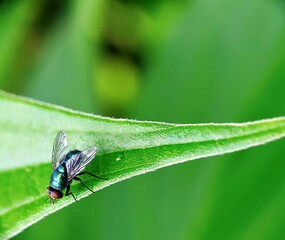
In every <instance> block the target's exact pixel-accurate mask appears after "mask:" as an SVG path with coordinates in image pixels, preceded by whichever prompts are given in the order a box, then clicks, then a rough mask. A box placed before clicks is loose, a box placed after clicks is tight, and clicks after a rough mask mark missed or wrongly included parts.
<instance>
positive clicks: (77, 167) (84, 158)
mask: <svg viewBox="0 0 285 240" xmlns="http://www.w3.org/2000/svg"><path fill="white" fill-rule="evenodd" d="M96 151H97V148H96V147H90V148H87V149H85V150H83V151H82V152H81V153H80V154H79V156H78V157H75V158H71V159H70V160H69V161H67V162H66V163H65V166H66V171H67V180H68V182H70V181H71V180H72V179H73V178H74V177H75V176H76V175H78V174H79V173H81V172H82V171H83V170H84V168H85V167H86V166H87V165H88V164H89V163H90V162H91V161H92V159H93V158H94V157H95V155H96Z"/></svg>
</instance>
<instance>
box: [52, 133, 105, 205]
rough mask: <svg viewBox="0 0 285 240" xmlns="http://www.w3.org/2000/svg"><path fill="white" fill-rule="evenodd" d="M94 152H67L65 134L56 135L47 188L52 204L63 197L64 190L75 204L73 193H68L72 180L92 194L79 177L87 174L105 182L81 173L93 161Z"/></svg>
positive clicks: (92, 148)
mask: <svg viewBox="0 0 285 240" xmlns="http://www.w3.org/2000/svg"><path fill="white" fill-rule="evenodd" d="M96 151H97V148H96V147H90V148H86V149H84V150H83V151H79V150H72V151H69V150H68V143H67V136H66V133H65V132H64V131H63V130H61V131H60V132H59V133H58V134H57V135H56V137H55V140H54V144H53V150H52V174H51V178H50V186H49V187H47V193H48V195H49V197H50V199H51V201H52V203H54V200H55V199H60V198H62V197H63V193H62V191H63V190H64V189H65V188H66V192H65V196H69V195H71V196H72V197H73V198H74V200H75V201H76V202H77V200H76V198H75V196H74V195H73V193H72V192H70V184H71V182H72V180H76V181H79V182H80V183H81V184H82V185H83V186H84V187H85V188H87V189H88V190H90V191H91V192H92V193H93V191H92V189H90V188H89V187H87V186H86V185H85V184H84V183H83V181H82V180H81V179H80V178H79V177H78V176H80V175H83V174H89V175H90V176H92V177H95V178H99V179H101V180H107V179H104V178H101V177H98V176H96V175H94V174H92V173H90V172H86V171H83V170H84V169H85V167H86V166H87V165H88V164H89V163H90V162H91V161H92V159H94V157H95V155H96Z"/></svg>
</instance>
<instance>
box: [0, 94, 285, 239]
mask: <svg viewBox="0 0 285 240" xmlns="http://www.w3.org/2000/svg"><path fill="white" fill-rule="evenodd" d="M0 113H1V115H0V126H1V128H0V141H1V145H0V152H1V166H0V169H1V170H0V179H1V188H0V195H1V198H0V215H1V218H0V238H7V237H12V236H14V235H16V234H17V233H18V232H20V231H22V230H23V229H24V228H26V227H28V226H30V225H31V224H33V223H35V222H37V221H39V220H40V219H41V218H43V217H45V216H47V215H48V214H50V213H53V212H55V211H57V210H59V209H61V208H63V207H65V206H67V205H69V204H71V203H73V202H74V200H73V199H72V197H64V198H63V199H61V200H59V201H57V202H56V203H55V204H54V205H52V204H51V203H50V202H49V201H48V196H47V195H46V192H45V188H46V187H47V185H48V182H49V177H50V174H51V162H50V161H51V160H50V156H51V149H52V144H53V140H54V137H55V135H56V133H57V132H58V131H59V130H60V129H65V130H66V132H67V134H68V138H69V144H70V147H71V148H75V147H76V148H77V149H82V148H85V147H88V146H97V147H98V155H97V157H96V158H95V159H94V161H93V162H92V163H91V164H90V166H88V167H87V169H88V170H89V171H90V172H93V173H94V174H96V175H100V176H102V177H105V178H108V179H109V180H108V181H100V180H98V179H94V178H91V177H88V176H86V177H84V178H82V179H83V180H84V182H85V184H86V185H88V186H89V187H91V188H92V189H93V190H94V191H98V190H100V189H102V188H104V187H107V186H109V185H111V184H114V183H116V182H119V181H122V180H125V179H127V178H130V177H133V176H136V175H139V174H143V173H147V172H150V171H154V170H156V169H159V168H162V167H165V166H169V165H172V164H177V163H181V162H185V161H189V160H194V159H198V158H203V157H207V156H214V155H220V154H224V153H228V152H233V151H238V150H242V149H246V148H249V147H252V146H257V145H260V144H264V143H266V142H269V141H273V140H275V139H278V138H281V137H283V136H285V118H284V117H280V118H274V119H269V120H263V121H257V122H251V123H244V124H214V123H210V124H167V123H156V122H142V121H134V120H125V119H111V118H104V117H99V116H95V115H91V114H85V113H80V112H77V111H73V110H69V109H65V108H62V107H57V106H54V105H51V104H45V103H40V102H37V101H34V100H30V99H26V98H22V97H17V96H14V95H10V94H7V93H5V92H0ZM71 189H72V192H73V193H74V195H75V196H76V198H77V199H81V198H83V197H86V196H88V195H90V192H89V191H88V190H86V189H85V188H84V187H82V186H81V185H80V184H75V183H74V184H72V187H71Z"/></svg>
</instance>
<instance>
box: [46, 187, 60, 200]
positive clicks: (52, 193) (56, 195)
mask: <svg viewBox="0 0 285 240" xmlns="http://www.w3.org/2000/svg"><path fill="white" fill-rule="evenodd" d="M46 191H47V193H48V195H49V196H50V197H51V198H52V199H60V198H62V196H63V193H62V192H61V191H58V190H56V189H53V188H51V187H48V188H47V190H46Z"/></svg>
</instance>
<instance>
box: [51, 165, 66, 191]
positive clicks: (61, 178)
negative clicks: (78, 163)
mask: <svg viewBox="0 0 285 240" xmlns="http://www.w3.org/2000/svg"><path fill="white" fill-rule="evenodd" d="M66 184H67V176H66V170H65V166H64V165H60V166H58V167H57V168H56V169H55V170H54V171H53V173H52V175H51V179H50V186H51V187H53V188H54V189H57V190H60V191H62V190H63V189H64V188H66Z"/></svg>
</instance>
